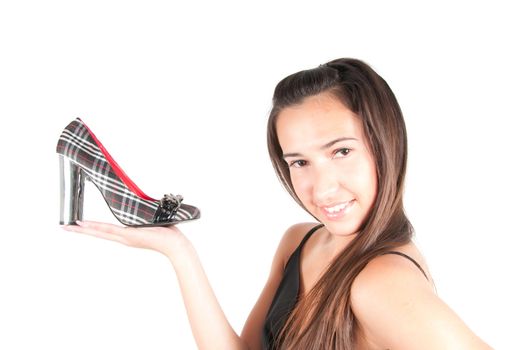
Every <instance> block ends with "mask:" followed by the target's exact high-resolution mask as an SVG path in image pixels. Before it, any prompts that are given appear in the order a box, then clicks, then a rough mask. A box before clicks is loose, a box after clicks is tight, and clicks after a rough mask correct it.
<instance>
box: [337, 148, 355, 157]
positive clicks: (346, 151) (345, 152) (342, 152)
mask: <svg viewBox="0 0 527 350" xmlns="http://www.w3.org/2000/svg"><path fill="white" fill-rule="evenodd" d="M350 152H351V149H350V148H339V149H338V150H336V151H335V155H341V156H343V157H345V156H347V155H348V154H349V153H350Z"/></svg>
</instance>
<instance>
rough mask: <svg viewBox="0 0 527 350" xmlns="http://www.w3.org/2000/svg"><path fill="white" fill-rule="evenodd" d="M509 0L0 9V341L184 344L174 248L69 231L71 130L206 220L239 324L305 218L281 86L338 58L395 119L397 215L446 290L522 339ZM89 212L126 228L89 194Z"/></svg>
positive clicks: (65, 345) (467, 311)
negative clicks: (279, 116)
mask: <svg viewBox="0 0 527 350" xmlns="http://www.w3.org/2000/svg"><path fill="white" fill-rule="evenodd" d="M364 3H365V2H364ZM516 3H518V4H519V3H520V2H519V1H518V2H511V1H500V2H497V1H496V2H488V1H479V2H476V1H474V2H462V1H452V2H449V1H446V2H445V1H442V2H437V3H436V4H430V3H428V2H427V4H424V2H421V1H415V2H408V1H406V2H404V1H403V2H401V1H393V2H390V1H386V2H377V1H369V2H368V5H364V4H363V1H360V2H357V3H354V2H353V1H345V2H344V1H342V2H337V1H319V2H307V1H297V2H286V1H276V2H272V1H265V2H263V1H262V2H260V3H258V4H252V3H250V2H242V1H239V2H233V1H227V2H226V1H221V2H214V1H209V2H203V1H202V2H198V1H196V2H192V4H190V3H189V2H181V3H177V2H175V1H142V2H141V1H122V2H117V1H90V2H88V1H84V2H80V1H32V2H31V1H2V3H1V5H0V50H1V52H0V117H1V138H0V142H1V150H2V151H1V152H2V171H1V175H0V176H1V185H0V186H1V194H2V201H3V209H2V211H1V225H2V226H1V228H0V232H1V236H0V281H1V282H0V283H1V287H0V348H2V349H52V348H53V349H194V348H195V345H194V341H193V338H192V334H191V332H190V327H189V325H188V323H187V319H186V314H185V310H184V305H183V303H182V300H181V297H180V293H179V289H178V285H177V281H176V276H175V274H174V272H173V270H172V267H171V265H170V263H169V261H168V260H167V259H166V258H165V257H163V256H161V255H160V254H157V253H155V252H151V251H145V250H139V249H133V248H128V247H125V246H121V245H119V244H117V243H114V242H109V241H102V240H98V239H95V238H93V237H89V236H84V235H77V234H74V233H69V232H65V231H63V230H62V229H61V228H60V227H59V225H58V219H59V218H58V214H59V208H58V206H59V198H58V197H59V195H58V193H59V187H58V184H59V180H58V174H59V173H58V160H57V156H56V154H55V145H56V142H57V139H58V136H59V135H60V132H61V130H62V129H63V128H64V127H65V126H66V125H67V124H68V123H69V122H70V121H71V120H72V119H73V118H75V117H81V118H83V120H84V121H85V122H86V123H87V124H88V125H89V126H90V127H91V129H92V130H93V131H94V132H95V134H96V135H97V136H98V137H99V139H100V140H101V141H102V142H103V143H104V144H105V146H106V148H107V149H108V150H109V151H110V152H111V153H112V155H113V156H114V158H116V159H117V160H118V162H119V163H120V165H121V167H122V168H123V169H125V171H126V172H127V173H128V175H129V176H130V177H131V178H132V179H133V180H134V181H135V182H136V183H137V184H138V185H139V186H140V187H141V188H142V189H143V190H144V191H145V192H146V193H147V194H149V195H151V196H154V197H161V196H162V195H163V194H164V193H167V192H173V193H181V194H183V195H184V196H185V199H186V201H187V202H188V203H191V204H195V205H197V206H199V207H200V208H201V209H202V219H200V220H199V221H197V222H193V223H187V224H184V225H182V226H181V229H182V230H183V231H184V232H185V234H186V235H187V236H188V237H189V238H190V239H191V240H192V242H193V243H194V245H195V246H196V248H197V250H198V252H199V254H200V256H201V258H202V262H203V265H204V268H205V269H206V271H207V273H208V276H209V278H210V282H211V283H212V285H213V288H214V290H215V291H216V294H217V297H218V299H219V301H220V303H221V305H222V307H223V309H224V311H225V313H226V315H227V317H228V318H229V320H230V322H231V324H232V325H233V327H234V328H235V329H236V330H237V331H241V328H242V326H243V323H244V321H245V318H246V317H247V315H248V313H249V311H250V309H251V307H252V305H253V303H254V302H255V300H256V298H257V296H258V295H259V292H260V290H261V288H262V286H263V283H264V282H265V279H266V277H267V273H268V270H269V265H270V261H271V258H272V256H273V253H274V250H275V248H276V246H277V244H278V241H279V239H280V237H281V235H282V233H283V231H284V230H285V229H286V228H287V227H288V226H289V225H291V224H293V223H296V222H299V221H306V220H311V218H310V217H309V216H308V215H307V214H305V213H304V212H303V211H302V210H301V209H299V208H298V207H297V206H296V204H295V203H294V201H293V200H292V199H291V198H289V197H288V195H287V193H286V192H285V190H283V188H282V187H281V186H280V184H279V182H278V180H277V179H276V177H275V175H274V173H273V170H272V167H271V164H270V162H269V160H268V155H267V149H266V143H265V125H266V118H267V114H268V112H269V110H270V107H271V96H272V92H273V89H274V86H275V84H276V83H277V82H278V81H279V80H280V79H281V78H283V77H284V76H285V75H288V74H290V73H293V72H296V71H298V70H301V69H307V68H312V67H315V66H318V65H319V64H321V63H324V62H326V61H329V60H331V59H334V58H338V57H345V56H347V57H356V58H360V59H363V60H365V61H366V62H368V63H369V64H371V65H372V66H373V68H374V69H376V70H377V72H378V73H379V74H381V75H382V76H383V77H384V78H385V79H386V80H387V81H388V83H389V84H390V86H391V87H392V89H393V90H394V92H395V94H396V96H397V97H398V99H399V102H400V104H401V107H402V109H403V112H404V114H405V118H406V122H407V128H408V134H409V167H408V176H407V186H406V197H405V205H406V208H407V212H408V215H409V217H410V219H411V221H412V223H413V224H414V226H415V228H416V242H417V244H418V245H419V246H420V247H421V250H422V251H423V253H424V254H425V256H426V258H427V261H428V264H429V265H430V268H431V270H432V274H433V276H434V279H435V282H436V285H437V289H438V293H439V295H440V296H441V297H442V298H443V299H444V300H445V301H446V302H447V303H448V304H449V305H450V306H451V307H452V308H453V309H454V310H455V311H456V312H457V313H458V314H459V315H460V316H461V317H462V319H463V320H464V321H465V322H466V323H467V324H468V325H469V326H470V327H471V328H472V329H473V330H474V331H475V332H476V333H477V334H478V335H480V336H481V337H482V338H483V339H485V340H486V341H487V342H488V343H489V344H490V345H492V346H493V347H495V348H499V349H518V348H520V347H521V346H524V336H523V333H524V332H525V330H524V328H525V318H524V317H525V313H526V311H527V310H526V309H527V308H526V302H525V295H527V288H526V287H525V283H524V280H525V266H527V264H526V262H527V258H526V257H525V256H526V253H525V249H526V248H525V244H524V243H525V241H526V240H525V235H526V234H527V229H526V225H525V215H526V213H525V209H526V205H525V197H526V195H527V188H526V185H525V179H526V178H527V174H526V170H525V168H526V167H525V163H526V161H525V159H526V157H525V151H526V150H527V141H526V137H525V131H526V128H525V118H526V105H525V100H526V98H525V94H526V89H525V82H526V81H527V80H526V79H527V69H526V68H525V62H527V55H526V54H525V51H524V48H525V33H526V32H527V31H526V29H527V28H526V27H527V25H526V24H525V23H526V22H525V15H526V13H525V11H524V10H521V9H520V5H516ZM89 186H92V185H91V184H90V185H89ZM85 218H86V219H92V220H107V221H110V222H114V223H116V220H115V219H114V218H113V217H112V216H111V214H110V212H109V210H107V208H106V207H105V204H104V202H103V201H102V200H101V198H100V195H99V194H98V192H96V190H95V189H94V188H93V187H88V190H87V198H86V203H85Z"/></svg>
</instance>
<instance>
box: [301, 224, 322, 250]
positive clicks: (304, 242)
mask: <svg viewBox="0 0 527 350" xmlns="http://www.w3.org/2000/svg"><path fill="white" fill-rule="evenodd" d="M322 226H324V224H319V225H316V226H315V227H313V228H312V229H311V230H309V232H308V233H306V235H305V236H304V238H302V241H301V242H300V244H299V245H298V248H297V250H302V247H304V244H306V242H307V240H308V239H309V237H311V235H312V234H313V233H315V231H317V230H318V229H319V228H321V227H322Z"/></svg>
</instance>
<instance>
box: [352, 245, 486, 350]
mask: <svg viewBox="0 0 527 350" xmlns="http://www.w3.org/2000/svg"><path fill="white" fill-rule="evenodd" d="M351 304H352V307H353V311H354V313H355V315H356V317H357V320H358V323H359V325H360V328H361V329H362V330H363V331H364V332H365V336H366V338H367V339H368V340H369V341H371V342H373V343H374V344H376V345H377V346H379V347H381V348H383V349H391V350H397V349H405V350H412V349H416V350H417V349H429V350H434V349H438V350H439V349H453V350H454V349H463V350H464V349H474V350H479V349H481V350H483V349H485V350H487V349H491V348H490V347H489V346H488V345H487V344H485V343H484V342H483V341H482V340H481V339H480V338H479V337H478V336H477V335H476V334H474V332H472V330H470V329H469V327H468V326H467V325H466V324H465V323H464V322H463V321H462V320H461V319H460V318H459V316H458V315H456V313H455V312H454V311H453V310H451V309H450V308H449V307H448V305H446V304H445V303H444V302H443V301H442V300H441V299H440V298H439V297H438V296H437V295H436V293H435V291H434V289H433V287H432V285H431V284H430V283H429V282H428V281H427V280H426V279H425V278H424V276H423V275H422V273H421V272H420V271H419V270H418V269H417V268H416V267H415V266H414V265H413V264H412V263H410V262H409V261H407V260H406V259H404V258H400V257H398V256H395V255H383V256H380V257H377V258H375V259H374V260H372V261H371V262H370V263H369V264H368V265H367V266H366V267H365V268H364V269H363V270H362V271H361V273H360V274H359V275H358V276H357V278H356V279H355V281H354V283H353V285H352V287H351Z"/></svg>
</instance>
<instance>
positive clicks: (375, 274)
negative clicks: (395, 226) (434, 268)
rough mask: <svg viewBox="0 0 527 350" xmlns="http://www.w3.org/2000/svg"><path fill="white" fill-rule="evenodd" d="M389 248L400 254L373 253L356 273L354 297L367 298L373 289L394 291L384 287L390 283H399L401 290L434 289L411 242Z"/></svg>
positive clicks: (417, 250)
mask: <svg viewBox="0 0 527 350" xmlns="http://www.w3.org/2000/svg"><path fill="white" fill-rule="evenodd" d="M391 251H392V252H396V253H400V254H383V255H379V256H376V257H375V258H373V259H372V260H370V261H369V262H368V263H367V264H366V266H365V267H364V268H363V269H362V270H361V272H360V273H359V274H358V275H357V277H356V278H355V280H354V282H353V285H352V288H351V291H352V297H354V296H355V299H356V301H361V300H363V299H364V298H369V297H370V296H371V295H372V294H371V292H373V291H377V292H379V293H387V294H390V293H394V292H397V290H395V291H394V290H393V289H390V288H387V287H388V286H390V285H391V286H392V287H393V286H398V287H399V288H401V289H402V290H401V292H403V293H406V292H408V291H407V290H406V289H408V288H424V289H429V290H430V291H434V287H433V281H432V278H431V276H430V273H429V270H428V267H427V264H426V261H425V259H424V257H423V255H422V254H421V253H420V251H419V249H418V248H417V247H416V246H415V244H413V242H410V243H407V244H405V245H402V246H400V247H397V248H396V249H392V250H391ZM401 254H402V255H401ZM412 260H413V261H412ZM420 268H421V269H422V271H421V269H420ZM423 272H424V273H425V274H423ZM379 296H380V295H379Z"/></svg>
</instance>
